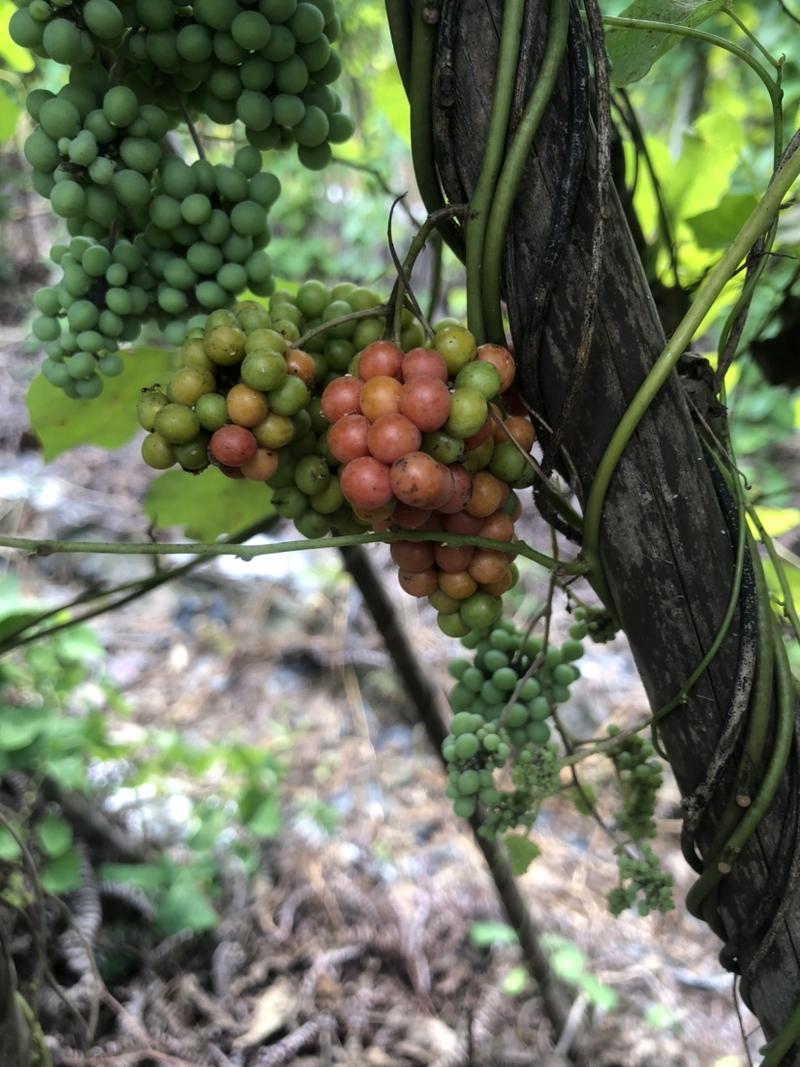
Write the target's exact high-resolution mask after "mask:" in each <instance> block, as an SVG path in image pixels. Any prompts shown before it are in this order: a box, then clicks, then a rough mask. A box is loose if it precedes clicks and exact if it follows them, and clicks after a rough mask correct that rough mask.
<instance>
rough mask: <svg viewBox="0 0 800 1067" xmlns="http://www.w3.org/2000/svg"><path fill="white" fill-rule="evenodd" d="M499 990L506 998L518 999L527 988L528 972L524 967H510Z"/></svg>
mask: <svg viewBox="0 0 800 1067" xmlns="http://www.w3.org/2000/svg"><path fill="white" fill-rule="evenodd" d="M500 988H501V989H502V991H503V992H504V993H505V995H506V996H507V997H518V996H519V995H520V994H521V993H524V992H525V990H526V989H527V988H528V972H527V970H526V969H525V968H524V967H512V968H511V970H510V971H509V972H508V974H507V975H506V976H505V978H504V979H503V981H502V983H501V985H500Z"/></svg>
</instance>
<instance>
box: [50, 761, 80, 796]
mask: <svg viewBox="0 0 800 1067" xmlns="http://www.w3.org/2000/svg"><path fill="white" fill-rule="evenodd" d="M47 773H48V774H49V775H50V777H51V778H55V780H56V781H57V782H58V784H59V785H63V787H64V788H65V789H86V787H87V785H88V779H87V777H86V760H85V759H82V758H81V757H80V756H48V760H47Z"/></svg>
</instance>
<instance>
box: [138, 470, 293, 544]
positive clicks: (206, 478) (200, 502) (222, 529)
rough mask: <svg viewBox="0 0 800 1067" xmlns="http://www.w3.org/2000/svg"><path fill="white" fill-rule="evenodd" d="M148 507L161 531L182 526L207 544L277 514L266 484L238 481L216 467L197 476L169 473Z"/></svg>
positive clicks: (156, 483) (147, 502) (148, 498)
mask: <svg viewBox="0 0 800 1067" xmlns="http://www.w3.org/2000/svg"><path fill="white" fill-rule="evenodd" d="M144 507H145V511H146V512H147V514H148V515H149V516H150V518H151V519H152V521H153V523H154V524H155V525H156V526H158V527H160V528H161V529H164V528H165V527H168V526H181V527H183V529H184V533H185V535H186V536H187V537H190V538H192V539H194V540H196V541H205V542H209V541H213V540H215V538H217V537H219V536H220V534H231V533H235V531H236V530H241V529H243V528H244V527H245V526H249V525H250V524H251V523H254V522H257V521H258V519H262V518H267V517H268V516H269V515H271V514H272V513H273V508H272V505H271V504H270V493H269V490H268V489H267V488H266V487H265V486H264V485H263V483H261V482H249V481H245V480H241V481H234V480H232V479H231V478H226V477H225V475H224V474H220V472H219V471H218V470H216V469H215V468H213V467H209V468H208V469H207V470H205V471H203V473H202V474H197V475H194V476H192V475H189V474H185V473H184V472H183V471H167V473H166V474H162V475H161V476H160V477H159V478H156V479H155V481H154V482H153V483H152V484H151V486H150V488H149V490H148V491H147V496H146V497H145V501H144Z"/></svg>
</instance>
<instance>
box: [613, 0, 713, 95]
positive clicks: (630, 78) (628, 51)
mask: <svg viewBox="0 0 800 1067" xmlns="http://www.w3.org/2000/svg"><path fill="white" fill-rule="evenodd" d="M724 3H725V0H634V2H633V3H632V4H629V5H628V7H626V8H625V10H624V11H622V12H621V14H622V15H623V16H624V17H625V18H635V19H647V20H649V21H652V22H667V23H671V24H672V25H678V26H689V27H692V26H699V25H700V23H701V22H705V21H706V19H709V18H711V16H712V15H715V14H716V13H717V11H719V10H720V8H721V7H722V6H723V4H724ZM681 40H682V38H681V37H680V36H679V35H678V34H677V33H662V32H661V31H658V30H639V29H629V28H627V27H621V26H612V27H611V28H610V29H609V30H608V31H607V32H606V46H607V48H608V55H609V59H610V60H611V80H612V83H613V84H614V85H615V86H617V88H621V87H622V86H624V85H630V83H631V82H635V81H638V80H639V79H640V78H643V77H644V76H645V74H647V72H648V70H650V68H651V67H652V65H653V64H654V63H655V61H656V60H657V59H659V58H660V57H661V56H663V55H664V53H665V52H668V51H669V50H670V48H674V47H675V45H676V44H678V43H679V42H680V41H681Z"/></svg>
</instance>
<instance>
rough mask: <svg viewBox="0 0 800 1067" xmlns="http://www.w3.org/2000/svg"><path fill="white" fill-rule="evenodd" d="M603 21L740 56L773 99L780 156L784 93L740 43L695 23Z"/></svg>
mask: <svg viewBox="0 0 800 1067" xmlns="http://www.w3.org/2000/svg"><path fill="white" fill-rule="evenodd" d="M603 22H604V23H605V25H606V26H617V27H619V28H620V29H629V30H648V31H650V32H652V33H674V34H676V35H677V36H679V37H692V38H693V39H694V40H695V41H703V43H704V44H710V45H714V46H715V47H717V48H723V49H725V51H726V52H730V53H731V55H734V56H736V57H737V59H741V60H742V62H743V63H746V64H747V65H748V67H750V68H751V69H752V70H754V71H755V72H756V74H757V75H758V76H759V78H760V79H761V81H762V82H763V83H764V85H765V87H766V90H767V92H768V93H769V97H770V100H771V101H772V112H773V125H774V140H775V155H776V158H777V157H778V156H780V152H781V136H782V127H783V122H782V113H783V112H782V108H781V99H782V97H783V92H782V90H781V87H780V85H779V84H778V82H777V81H776V80H775V79H774V78H773V77H772V75H771V74H770V72H769V71H768V70H767V68H766V67H765V66H764V65H763V63H759V61H758V60H757V59H756V58H755V56H753V55H751V54H750V53H749V52H748V51H746V50H745V49H744V48H742V47H741V45H738V44H735V43H734V42H733V41H729V40H728V39H727V38H726V37H719V36H717V34H715V33H708V32H707V31H706V30H698V29H695V28H694V26H679V25H676V24H675V23H672V22H660V21H658V20H655V19H634V18H626V17H623V16H617V15H604V16H603Z"/></svg>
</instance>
